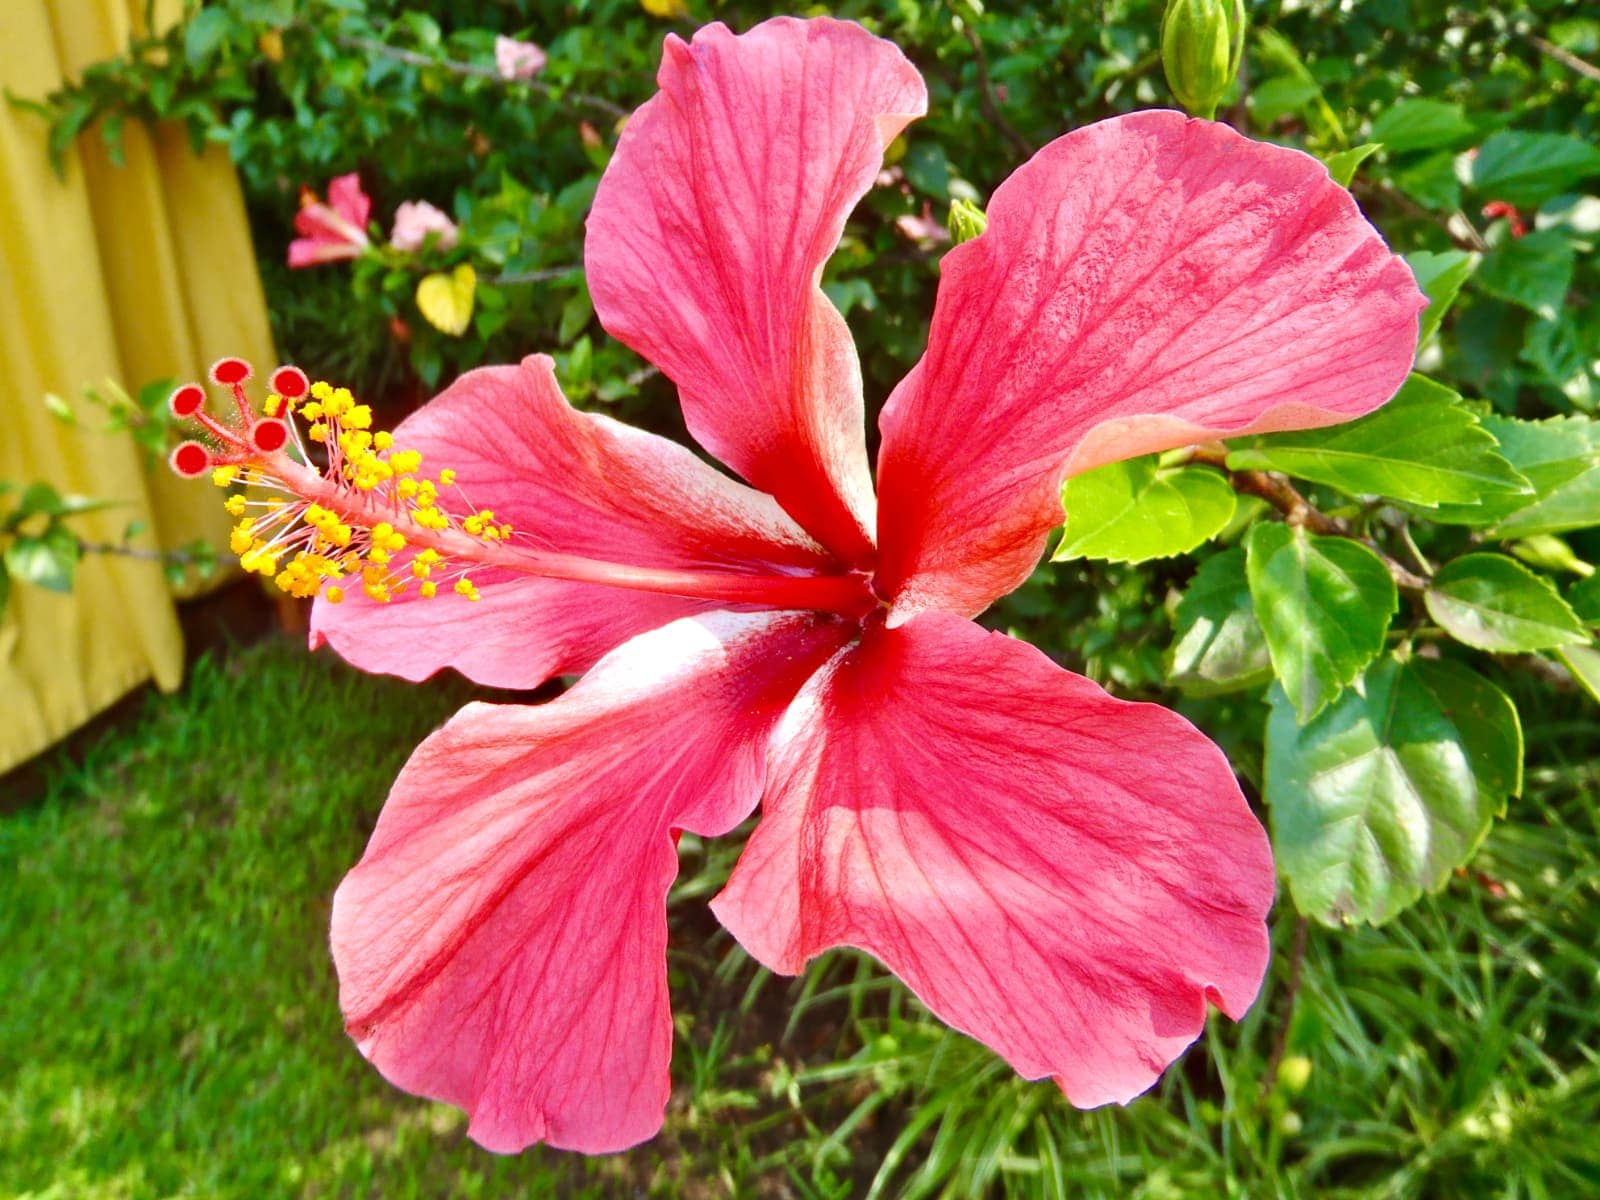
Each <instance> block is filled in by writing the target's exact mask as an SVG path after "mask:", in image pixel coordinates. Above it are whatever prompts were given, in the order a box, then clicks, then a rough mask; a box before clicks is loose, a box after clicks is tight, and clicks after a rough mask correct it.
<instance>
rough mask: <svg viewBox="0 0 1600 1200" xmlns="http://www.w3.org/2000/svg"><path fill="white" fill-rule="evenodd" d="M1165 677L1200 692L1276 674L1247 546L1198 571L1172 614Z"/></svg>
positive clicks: (1208, 693)
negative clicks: (1248, 570)
mask: <svg viewBox="0 0 1600 1200" xmlns="http://www.w3.org/2000/svg"><path fill="white" fill-rule="evenodd" d="M1173 626H1174V633H1175V637H1174V640H1173V643H1172V649H1171V650H1170V651H1169V652H1168V655H1167V677H1168V679H1169V681H1170V682H1171V683H1173V684H1175V685H1177V686H1178V687H1180V688H1182V689H1183V690H1184V691H1186V692H1189V693H1191V694H1192V695H1197V696H1211V695H1219V694H1221V693H1224V692H1237V691H1242V690H1243V689H1245V688H1250V687H1255V686H1256V685H1257V684H1262V683H1265V682H1267V680H1269V679H1271V678H1272V659H1271V658H1270V657H1269V656H1268V654H1267V642H1266V638H1265V637H1264V636H1263V635H1262V633H1261V625H1260V623H1259V622H1258V621H1257V620H1256V610H1255V606H1254V605H1253V604H1251V602H1250V584H1249V581H1248V580H1247V579H1246V578H1245V573H1244V549H1243V548H1242V547H1239V546H1233V547H1230V548H1229V549H1227V550H1224V551H1223V552H1222V553H1221V554H1217V555H1215V556H1213V557H1211V558H1208V559H1206V561H1205V562H1203V563H1201V564H1200V569H1199V570H1198V571H1196V572H1195V575H1194V579H1193V580H1192V581H1191V582H1190V584H1189V588H1188V590H1187V591H1185V592H1184V593H1183V599H1181V600H1179V601H1178V609H1177V612H1176V613H1175V614H1174V615H1173Z"/></svg>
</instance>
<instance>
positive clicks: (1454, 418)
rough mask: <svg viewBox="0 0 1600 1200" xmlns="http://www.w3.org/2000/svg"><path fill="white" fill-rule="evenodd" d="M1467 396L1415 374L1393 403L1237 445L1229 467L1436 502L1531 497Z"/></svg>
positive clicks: (1353, 491)
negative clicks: (1320, 426)
mask: <svg viewBox="0 0 1600 1200" xmlns="http://www.w3.org/2000/svg"><path fill="white" fill-rule="evenodd" d="M1460 400H1461V398H1460V397H1459V396H1457V395H1456V394H1455V393H1454V392H1452V391H1451V390H1450V389H1449V388H1447V387H1444V386H1442V385H1440V384H1437V383H1434V382H1433V381H1432V380H1429V379H1424V378H1423V377H1422V376H1420V375H1413V376H1411V378H1410V379H1408V380H1406V383H1405V386H1404V387H1402V388H1401V389H1400V393H1399V395H1397V396H1396V397H1395V398H1394V400H1393V401H1391V402H1390V403H1389V404H1387V405H1385V406H1384V407H1383V408H1380V409H1378V411H1377V412H1374V413H1369V414H1368V415H1367V416H1365V417H1362V418H1361V419H1360V420H1359V421H1351V422H1349V423H1348V424H1344V425H1334V426H1330V427H1328V428H1325V429H1308V430H1301V431H1298V432H1294V433H1279V434H1268V435H1266V436H1264V437H1257V438H1253V439H1251V440H1249V441H1248V442H1245V443H1243V444H1239V445H1235V446H1233V447H1231V448H1230V449H1229V451H1228V467H1229V468H1230V469H1231V470H1235V471H1242V470H1257V471H1282V472H1283V473H1284V474H1286V475H1294V476H1297V477H1299V478H1301V479H1309V480H1312V481H1313V482H1315V483H1322V484H1326V485H1327V486H1328V487H1332V488H1338V489H1339V490H1340V491H1342V492H1347V493H1350V494H1352V495H1375V496H1388V497H1391V498H1393V499H1396V500H1404V501H1407V502H1409V503H1411V504H1421V505H1429V506H1431V505H1436V504H1442V503H1449V502H1453V503H1458V504H1461V503H1472V502H1473V501H1476V500H1481V499H1482V498H1483V497H1484V496H1485V495H1490V494H1494V493H1510V494H1513V495H1525V494H1531V489H1530V488H1529V486H1528V484H1527V481H1526V480H1524V479H1523V478H1522V477H1521V476H1520V475H1519V474H1517V472H1516V471H1515V470H1514V469H1513V468H1512V466H1511V464H1510V463H1508V462H1507V461H1506V460H1505V459H1504V458H1503V457H1502V456H1501V455H1500V453H1499V450H1498V448H1497V446H1496V444H1495V439H1494V437H1493V435H1492V434H1489V433H1487V432H1486V431H1485V430H1483V429H1482V428H1481V427H1480V426H1479V422H1478V418H1477V416H1476V415H1475V414H1474V413H1473V412H1472V411H1471V410H1470V409H1468V408H1467V407H1466V406H1464V405H1463V404H1461V403H1460Z"/></svg>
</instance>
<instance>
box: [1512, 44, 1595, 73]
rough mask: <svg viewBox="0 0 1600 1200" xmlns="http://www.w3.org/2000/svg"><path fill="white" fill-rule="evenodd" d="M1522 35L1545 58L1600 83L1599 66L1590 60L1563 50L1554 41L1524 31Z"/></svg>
mask: <svg viewBox="0 0 1600 1200" xmlns="http://www.w3.org/2000/svg"><path fill="white" fill-rule="evenodd" d="M1522 36H1523V38H1524V39H1526V40H1527V42H1528V43H1529V44H1530V45H1531V46H1532V47H1533V48H1534V49H1535V50H1537V51H1538V52H1539V53H1540V54H1543V55H1544V56H1545V57H1546V58H1553V59H1555V60H1556V61H1557V62H1558V63H1560V64H1561V65H1562V66H1563V67H1567V68H1570V69H1571V70H1574V71H1576V72H1577V73H1578V74H1579V75H1582V76H1583V77H1584V78H1585V79H1592V80H1594V81H1595V82H1596V83H1600V67H1597V66H1595V65H1594V64H1593V63H1592V62H1588V61H1586V60H1585V59H1581V58H1579V57H1578V56H1577V55H1576V54H1574V53H1572V51H1570V50H1564V49H1562V48H1561V47H1560V46H1558V45H1556V44H1555V43H1554V42H1547V41H1545V40H1544V39H1543V38H1542V37H1539V36H1538V35H1536V34H1532V33H1525V34H1523V35H1522Z"/></svg>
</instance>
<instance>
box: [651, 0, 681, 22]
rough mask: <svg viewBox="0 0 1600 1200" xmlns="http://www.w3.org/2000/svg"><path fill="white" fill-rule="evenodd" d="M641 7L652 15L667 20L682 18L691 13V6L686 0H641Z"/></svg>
mask: <svg viewBox="0 0 1600 1200" xmlns="http://www.w3.org/2000/svg"><path fill="white" fill-rule="evenodd" d="M639 7H640V8H642V9H644V10H645V12H647V13H649V14H650V15H651V16H652V17H660V18H662V19H663V20H666V21H677V20H681V19H682V18H684V17H687V16H688V15H689V6H688V5H687V4H685V3H684V0H639Z"/></svg>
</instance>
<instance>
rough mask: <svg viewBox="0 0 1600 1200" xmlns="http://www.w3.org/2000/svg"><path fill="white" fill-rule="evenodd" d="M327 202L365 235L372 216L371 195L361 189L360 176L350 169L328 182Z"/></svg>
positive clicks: (357, 230)
mask: <svg viewBox="0 0 1600 1200" xmlns="http://www.w3.org/2000/svg"><path fill="white" fill-rule="evenodd" d="M328 203H329V204H331V205H332V206H333V209H334V211H335V212H337V213H338V214H339V215H340V216H341V217H343V218H344V219H345V220H346V221H348V222H350V224H351V225H353V226H354V227H355V229H356V232H358V233H359V234H361V236H363V237H365V236H366V232H367V221H368V220H369V219H370V218H371V216H372V197H371V196H368V195H367V194H366V193H365V192H363V191H362V190H361V176H360V175H358V174H356V172H354V171H351V172H350V173H349V174H348V175H340V176H338V177H337V178H336V179H334V180H333V181H332V182H330V183H329V184H328Z"/></svg>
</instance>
